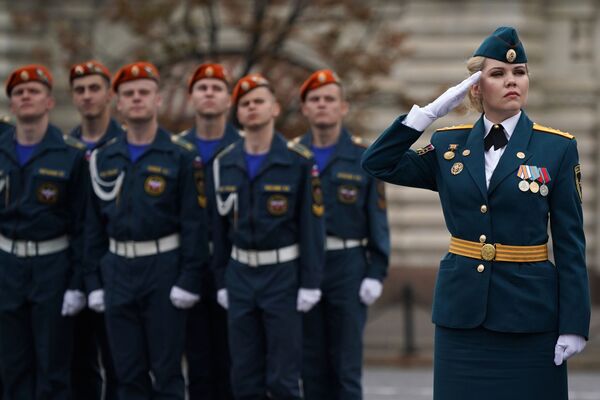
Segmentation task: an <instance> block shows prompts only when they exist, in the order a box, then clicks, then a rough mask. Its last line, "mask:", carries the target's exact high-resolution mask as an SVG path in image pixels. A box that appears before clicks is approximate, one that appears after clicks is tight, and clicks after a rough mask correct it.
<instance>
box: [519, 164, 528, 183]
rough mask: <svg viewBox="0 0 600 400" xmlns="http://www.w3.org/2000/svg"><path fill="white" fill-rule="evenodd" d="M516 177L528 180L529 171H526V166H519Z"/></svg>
mask: <svg viewBox="0 0 600 400" xmlns="http://www.w3.org/2000/svg"><path fill="white" fill-rule="evenodd" d="M517 175H518V176H519V178H521V179H523V180H525V179H529V171H527V165H521V166H519V171H518V172H517Z"/></svg>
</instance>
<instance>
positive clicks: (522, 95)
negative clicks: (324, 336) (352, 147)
mask: <svg viewBox="0 0 600 400" xmlns="http://www.w3.org/2000/svg"><path fill="white" fill-rule="evenodd" d="M467 68H468V70H469V73H470V76H469V77H468V78H467V79H465V80H464V81H463V82H462V83H460V84H459V85H457V86H455V87H452V88H450V89H448V90H447V91H446V92H445V93H444V94H442V95H441V96H440V97H439V98H438V99H436V100H435V101H434V102H433V103H431V104H429V105H427V106H425V107H419V106H416V105H415V106H414V107H413V108H412V109H411V110H410V112H409V113H408V115H402V116H400V117H398V118H397V119H396V120H395V121H394V122H393V123H392V125H391V126H389V127H388V128H387V129H386V130H385V131H384V132H383V133H382V134H381V136H380V137H379V138H378V139H377V140H376V141H375V142H374V143H373V144H372V145H371V146H370V148H369V149H367V151H366V152H365V153H364V155H363V160H362V162H363V168H365V170H367V171H368V172H369V173H371V174H372V175H373V176H375V177H376V178H379V179H382V180H384V181H387V182H390V183H393V184H397V185H403V186H411V187H418V188H424V189H430V190H434V191H437V192H438V193H439V196H440V201H441V205H442V209H443V212H444V218H445V221H446V226H447V227H448V230H449V231H450V233H451V235H452V236H451V239H450V245H449V251H448V253H447V254H446V255H445V256H444V257H443V258H442V260H441V263H440V268H439V272H438V277H437V283H436V287H435V294H434V302H433V322H434V323H435V324H436V331H435V361H434V399H435V400H450V399H451V400H454V399H460V400H469V399H487V400H495V399H498V400H500V399H502V400H506V399H512V400H520V399H522V400H532V399H544V400H554V399H561V400H562V399H567V398H568V393H567V369H566V363H565V361H566V359H568V358H569V357H571V356H572V355H574V354H576V353H578V352H580V351H582V350H583V348H584V347H585V343H586V340H587V337H588V329H589V318H590V300H589V289H588V280H587V271H586V265H585V237H584V232H583V218H582V208H581V200H582V198H581V184H580V178H581V173H580V166H579V161H578V153H577V143H576V141H575V139H574V137H573V136H572V135H570V134H568V133H564V132H561V131H558V130H555V129H551V128H547V127H544V126H541V125H538V124H535V123H533V122H532V121H531V120H530V119H529V118H528V117H527V115H526V114H525V111H523V107H524V105H525V103H526V100H527V93H528V91H529V71H528V66H527V56H526V54H525V49H524V47H523V44H522V43H521V42H520V40H519V37H518V35H517V32H516V30H515V29H513V28H510V27H500V28H498V29H497V30H496V31H495V32H494V33H493V34H492V35H491V36H489V37H488V38H486V39H485V40H484V41H483V43H482V44H481V46H480V47H479V48H478V49H477V50H476V51H475V53H474V54H473V57H472V58H471V59H469V61H468V62H467ZM467 93H468V95H469V100H470V101H471V104H472V105H473V106H474V108H475V109H477V110H478V111H479V112H481V113H482V115H481V117H480V118H479V119H478V120H477V121H476V122H475V124H474V125H460V126H454V127H449V128H443V129H439V130H437V131H436V132H435V133H434V134H433V136H432V138H431V143H430V144H429V145H428V146H426V147H423V148H421V149H418V150H416V151H413V150H410V149H409V148H410V146H411V145H412V144H414V143H415V142H416V141H417V139H418V138H419V137H420V136H421V134H422V133H423V131H424V130H425V129H426V128H427V127H428V126H429V125H430V124H431V123H432V122H434V121H435V120H436V119H437V118H440V117H442V116H444V115H445V114H447V113H448V112H449V111H450V110H452V109H453V108H455V107H456V106H458V105H459V104H460V103H461V102H462V101H463V99H464V97H465V95H466V94H467ZM548 223H550V231H551V234H552V241H553V250H554V262H552V261H550V260H549V259H548V248H547V242H548V233H547V232H548V229H547V227H548Z"/></svg>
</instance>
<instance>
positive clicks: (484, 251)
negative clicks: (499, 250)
mask: <svg viewBox="0 0 600 400" xmlns="http://www.w3.org/2000/svg"><path fill="white" fill-rule="evenodd" d="M481 258H483V259H484V260H485V261H492V260H493V259H494V258H496V247H494V245H493V244H490V243H486V244H484V245H483V246H482V247H481Z"/></svg>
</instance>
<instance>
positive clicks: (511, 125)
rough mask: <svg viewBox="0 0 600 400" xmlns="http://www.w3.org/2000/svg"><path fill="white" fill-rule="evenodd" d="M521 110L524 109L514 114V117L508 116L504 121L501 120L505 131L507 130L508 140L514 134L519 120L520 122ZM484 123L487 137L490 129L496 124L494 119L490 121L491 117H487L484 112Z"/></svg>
mask: <svg viewBox="0 0 600 400" xmlns="http://www.w3.org/2000/svg"><path fill="white" fill-rule="evenodd" d="M521 112H522V111H519V112H518V113H517V114H516V115H513V116H512V117H510V118H507V119H505V120H504V121H502V122H500V124H502V126H503V127H504V131H505V132H506V138H507V139H508V140H510V137H511V136H512V134H513V132H514V131H515V128H516V127H517V122H519V118H520V117H521ZM483 124H484V125H485V135H484V136H483V137H486V136H487V135H488V133H490V129H492V126H493V125H494V123H493V122H492V121H490V120H489V119H487V118H486V116H485V114H484V115H483Z"/></svg>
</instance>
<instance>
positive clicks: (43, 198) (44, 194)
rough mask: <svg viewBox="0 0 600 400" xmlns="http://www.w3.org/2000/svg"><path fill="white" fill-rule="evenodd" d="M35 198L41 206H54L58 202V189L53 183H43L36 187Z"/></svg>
mask: <svg viewBox="0 0 600 400" xmlns="http://www.w3.org/2000/svg"><path fill="white" fill-rule="evenodd" d="M36 197H37V200H38V201H39V202H40V203H42V204H56V202H57V201H58V187H57V186H56V185H55V184H54V183H50V182H44V183H42V184H41V185H40V186H38V188H37V191H36Z"/></svg>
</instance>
